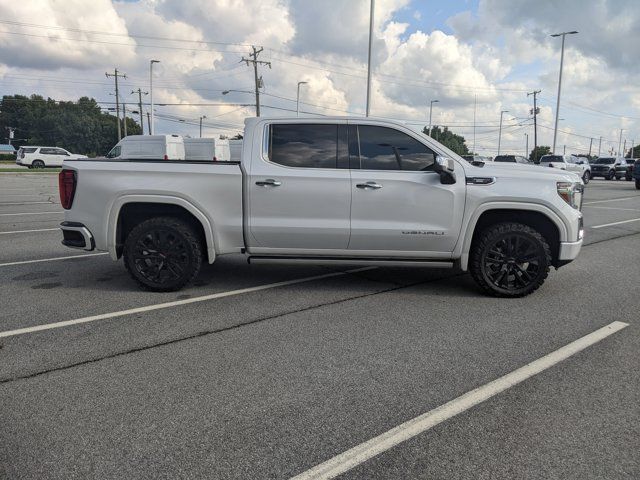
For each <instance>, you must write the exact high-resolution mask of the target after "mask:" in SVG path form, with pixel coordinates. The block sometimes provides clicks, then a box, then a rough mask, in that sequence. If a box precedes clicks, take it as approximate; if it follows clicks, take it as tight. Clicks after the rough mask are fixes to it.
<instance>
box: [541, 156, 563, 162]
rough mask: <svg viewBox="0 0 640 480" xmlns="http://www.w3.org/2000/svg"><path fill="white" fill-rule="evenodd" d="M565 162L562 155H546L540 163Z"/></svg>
mask: <svg viewBox="0 0 640 480" xmlns="http://www.w3.org/2000/svg"><path fill="white" fill-rule="evenodd" d="M549 162H561V163H562V162H564V158H563V157H562V155H545V156H544V157H542V158H541V159H540V163H549Z"/></svg>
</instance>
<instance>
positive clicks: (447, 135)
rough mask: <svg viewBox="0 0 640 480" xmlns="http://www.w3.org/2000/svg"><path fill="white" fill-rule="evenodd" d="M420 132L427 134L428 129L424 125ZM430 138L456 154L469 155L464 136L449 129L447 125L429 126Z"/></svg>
mask: <svg viewBox="0 0 640 480" xmlns="http://www.w3.org/2000/svg"><path fill="white" fill-rule="evenodd" d="M422 133H424V134H425V135H429V129H428V128H427V127H424V128H423V129H422ZM431 138H433V139H435V140H436V141H438V142H440V143H441V144H443V145H444V146H445V147H447V148H448V149H450V150H453V151H454V152H456V153H457V154H458V155H469V153H470V152H469V149H468V148H467V144H466V143H465V141H466V140H465V138H464V137H463V136H462V135H458V134H456V133H453V132H452V131H451V130H449V128H448V127H444V128H440V127H439V126H437V125H436V126H434V127H431Z"/></svg>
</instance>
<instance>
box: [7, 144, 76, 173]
mask: <svg viewBox="0 0 640 480" xmlns="http://www.w3.org/2000/svg"><path fill="white" fill-rule="evenodd" d="M79 158H87V156H86V155H77V154H75V153H71V152H69V151H67V150H65V149H64V148H60V147H33V146H28V147H26V146H25V147H20V149H19V150H18V153H17V155H16V164H17V165H22V166H24V167H29V168H45V167H61V166H62V162H63V161H65V160H78V159H79Z"/></svg>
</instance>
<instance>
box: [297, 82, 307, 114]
mask: <svg viewBox="0 0 640 480" xmlns="http://www.w3.org/2000/svg"><path fill="white" fill-rule="evenodd" d="M306 83H309V82H298V95H297V96H296V117H299V116H300V85H304V84H306Z"/></svg>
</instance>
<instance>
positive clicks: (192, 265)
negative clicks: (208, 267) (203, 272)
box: [123, 217, 203, 292]
mask: <svg viewBox="0 0 640 480" xmlns="http://www.w3.org/2000/svg"><path fill="white" fill-rule="evenodd" d="M123 257H124V264H125V267H126V268H127V271H128V272H129V274H130V275H131V276H132V277H133V279H134V280H135V281H136V282H138V284H139V285H140V286H141V287H142V288H143V289H145V290H151V291H154V292H172V291H176V290H180V289H181V288H182V287H184V286H185V285H186V284H188V283H189V282H191V281H192V280H193V279H194V278H195V277H196V276H197V275H198V273H199V272H200V267H201V266H202V259H203V246H202V245H201V242H200V240H199V238H198V235H197V233H196V232H195V230H194V229H193V227H192V226H191V225H189V224H188V223H186V222H184V221H182V220H180V219H178V218H175V217H155V218H151V219H149V220H145V221H143V222H141V223H140V224H138V225H137V226H135V227H134V228H133V229H132V230H131V232H129V235H127V238H126V240H125V244H124V251H123ZM158 264H159V265H158ZM154 273H157V276H154V275H153V274H154ZM154 278H157V280H154Z"/></svg>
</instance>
